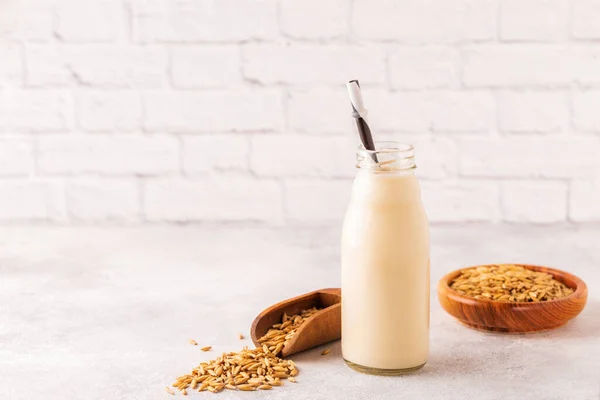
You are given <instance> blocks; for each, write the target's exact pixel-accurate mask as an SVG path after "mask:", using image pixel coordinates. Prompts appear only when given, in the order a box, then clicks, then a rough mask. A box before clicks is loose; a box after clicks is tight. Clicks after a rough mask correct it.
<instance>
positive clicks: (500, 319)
mask: <svg viewBox="0 0 600 400" xmlns="http://www.w3.org/2000/svg"><path fill="white" fill-rule="evenodd" d="M494 265H498V264H494ZM513 265H520V266H522V267H525V268H528V269H531V270H534V271H540V272H546V273H549V274H552V275H553V276H554V279H556V280H558V281H560V282H562V283H564V284H565V285H567V286H568V287H570V288H572V289H574V292H573V293H572V294H570V295H569V296H567V297H563V298H561V299H557V300H549V301H543V302H539V303H537V302H531V303H525V302H510V303H509V302H501V301H494V300H487V299H476V298H473V297H469V296H465V295H463V294H460V293H458V292H456V291H455V290H453V289H451V288H450V282H452V281H453V280H454V279H455V278H456V277H457V276H458V275H460V272H461V271H462V270H463V269H467V268H474V267H477V266H474V267H466V268H461V269H459V270H456V271H452V272H450V273H449V274H447V275H445V276H444V277H443V278H442V279H441V280H440V282H439V283H438V286H437V294H438V300H439V302H440V304H441V305H442V307H443V308H444V310H446V311H447V312H448V314H450V315H452V316H453V317H455V318H456V319H458V320H459V321H460V322H462V323H463V324H465V325H467V326H469V327H471V328H475V329H479V330H483V331H493V332H506V333H525V332H539V331H544V330H548V329H554V328H558V327H559V326H561V325H564V324H566V323H567V322H568V321H569V320H571V319H572V318H575V317H576V316H577V315H578V314H579V313H580V312H581V310H583V308H584V307H585V302H586V301H587V286H586V284H585V282H583V281H582V280H581V279H579V278H578V277H576V276H575V275H572V274H569V273H568V272H564V271H560V270H558V269H553V268H548V267H540V266H536V265H525V264H513Z"/></svg>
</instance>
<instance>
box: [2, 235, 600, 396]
mask: <svg viewBox="0 0 600 400" xmlns="http://www.w3.org/2000/svg"><path fill="white" fill-rule="evenodd" d="M338 234H339V232H338V229H334V228H321V229H309V228H303V229H299V228H295V229H292V228H279V229H269V228H260V227H250V228H248V227H246V228H241V227H235V226H224V227H223V226H221V227H219V226H197V227H190V226H187V227H186V226H181V227H173V226H169V227H143V228H83V227H79V228H52V227H35V228H20V227H10V228H4V229H3V230H2V231H1V232H0V399H40V400H41V399H44V400H52V399H61V400H62V399H166V398H171V397H169V395H168V394H167V393H166V392H165V390H164V387H165V386H167V385H168V384H170V383H172V382H173V380H174V378H175V377H176V376H179V375H181V374H184V373H187V372H189V371H190V370H191V369H192V367H194V366H195V365H197V364H198V363H199V362H200V361H202V360H207V359H209V358H211V357H214V356H216V355H218V354H219V353H220V352H222V351H233V350H239V349H241V347H242V346H243V345H246V344H247V345H251V342H250V341H249V340H240V339H239V338H238V336H237V334H238V333H240V332H241V333H244V334H245V335H246V336H248V330H249V327H250V323H251V322H252V320H253V318H254V317H255V315H256V314H257V313H258V312H260V311H261V310H262V309H263V308H265V307H267V306H268V305H270V304H272V303H275V302H277V301H280V300H282V299H285V298H288V297H291V296H294V295H298V294H301V293H304V292H308V291H310V290H313V289H317V288H322V287H337V286H339V262H338V258H339V257H338V253H339V249H338ZM598 243H600V229H598V228H585V229H582V228H578V229H575V228H570V227H564V228H544V227H540V228H522V227H518V226H513V227H499V226H469V227H466V228H461V229H457V228H450V227H434V228H433V229H432V262H431V266H432V273H431V278H432V301H431V355H430V359H429V362H428V364H427V365H426V366H425V368H424V369H422V370H421V371H420V372H419V373H416V374H414V375H408V376H402V377H374V376H368V375H362V374H358V373H356V372H353V371H351V370H350V369H348V368H347V367H346V366H345V365H344V362H343V360H342V359H341V355H340V346H339V343H332V344H329V345H326V346H324V347H328V348H331V349H332V352H331V354H330V355H328V356H321V355H320V352H321V350H322V348H321V349H315V350H310V351H307V352H304V353H302V354H298V355H296V356H293V357H292V358H293V359H294V360H295V361H296V363H297V364H298V366H299V368H300V370H301V371H300V375H299V376H298V383H297V384H292V383H287V384H286V385H285V386H284V387H281V388H275V389H276V390H272V391H268V392H256V393H246V392H231V391H227V392H222V393H219V394H218V395H217V396H218V397H219V398H223V399H225V398H235V399H237V398H240V399H249V398H260V399H278V398H282V399H283V398H286V399H311V400H314V399H331V398H336V399H461V398H468V399H503V400H504V399H516V398H531V399H577V400H586V399H594V400H598V399H600V246H598ZM493 262H529V263H537V264H546V265H549V266H553V267H556V268H560V269H565V270H567V271H570V272H572V273H574V274H576V275H578V276H580V277H581V278H583V279H584V280H585V281H586V282H587V284H588V287H589V299H588V304H587V306H586V309H585V310H584V311H583V313H582V314H581V315H580V316H579V317H577V318H576V319H575V320H573V321H572V322H570V323H569V324H567V325H566V326H564V327H562V328H559V329H557V330H554V331H550V332H545V333H540V334H533V335H511V336H507V335H500V334H486V333H482V332H477V331H473V330H471V329H468V328H466V327H464V326H462V325H460V324H459V323H458V322H456V321H455V320H453V319H452V318H451V317H450V316H449V315H447V314H446V313H445V312H444V311H443V310H442V309H441V308H440V306H439V304H438V302H437V299H436V298H435V292H434V290H433V288H434V287H435V284H436V283H437V280H438V279H439V278H440V277H441V276H442V275H443V274H444V273H445V272H447V271H449V270H451V269H455V268H459V267H462V266H466V265H470V264H478V263H493ZM190 338H193V339H195V340H196V341H198V342H199V344H201V345H211V346H213V351H212V352H209V353H203V352H201V351H200V350H199V347H197V346H196V347H195V346H192V345H190V344H189V343H188V339H190ZM178 396H180V395H178ZM211 396H213V395H212V394H210V393H206V392H204V393H196V392H194V393H191V394H190V396H188V397H189V398H209V397H210V398H212V397H211Z"/></svg>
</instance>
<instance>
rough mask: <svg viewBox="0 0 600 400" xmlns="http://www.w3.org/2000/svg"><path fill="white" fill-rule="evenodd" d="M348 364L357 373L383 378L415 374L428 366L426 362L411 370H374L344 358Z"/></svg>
mask: <svg viewBox="0 0 600 400" xmlns="http://www.w3.org/2000/svg"><path fill="white" fill-rule="evenodd" d="M344 361H345V362H346V364H347V365H348V366H349V367H350V368H352V369H353V370H355V371H358V372H362V373H363V374H370V375H383V376H396V375H405V374H410V373H411V372H415V371H418V370H420V369H421V368H423V367H424V366H425V364H427V363H426V362H424V363H423V364H421V365H417V366H416V367H410V368H400V369H382V368H373V367H365V366H363V365H359V364H355V363H353V362H352V361H348V360H346V359H345V358H344Z"/></svg>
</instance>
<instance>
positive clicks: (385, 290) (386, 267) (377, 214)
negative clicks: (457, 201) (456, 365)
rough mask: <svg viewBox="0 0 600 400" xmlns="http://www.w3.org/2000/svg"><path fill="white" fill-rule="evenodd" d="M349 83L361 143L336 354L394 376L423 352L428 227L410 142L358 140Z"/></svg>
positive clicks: (421, 360) (417, 364)
mask: <svg viewBox="0 0 600 400" xmlns="http://www.w3.org/2000/svg"><path fill="white" fill-rule="evenodd" d="M353 82H355V81H351V82H350V83H349V91H350V95H351V100H352V104H353V107H354V111H355V112H354V116H355V117H356V118H357V125H358V126H359V133H360V134H361V140H362V142H363V146H360V147H359V148H358V149H357V152H356V157H357V164H356V168H357V170H356V178H355V180H354V185H353V189H352V196H351V200H350V204H349V206H348V210H347V212H346V217H345V219H344V228H343V233H342V353H343V356H344V359H345V361H346V363H347V364H348V365H349V366H350V367H351V368H353V369H355V370H357V371H360V372H366V373H371V374H378V375H399V374H404V373H408V372H412V371H415V370H417V369H419V368H421V367H423V366H424V365H425V363H426V362H427V357H428V353H429V228H428V222H427V216H426V215H425V210H424V208H423V204H422V202H421V192H420V187H419V182H418V181H417V178H416V176H415V168H416V164H415V152H414V149H413V147H412V146H410V145H407V144H402V143H398V142H375V143H373V141H372V138H371V140H370V143H369V140H368V138H367V139H366V140H364V138H363V136H364V135H365V134H366V135H368V136H370V131H368V126H367V125H366V121H365V120H364V119H363V121H359V119H360V118H362V117H361V115H363V116H364V115H365V113H364V110H363V109H362V101H361V100H360V98H358V99H357V96H358V97H359V96H360V92H359V89H358V84H357V83H356V85H355V86H352V83H353ZM361 125H362V128H361ZM365 127H366V130H367V132H366V133H365V132H364V130H365ZM361 130H363V132H360V131H361ZM365 144H366V146H365ZM365 147H371V149H369V148H365Z"/></svg>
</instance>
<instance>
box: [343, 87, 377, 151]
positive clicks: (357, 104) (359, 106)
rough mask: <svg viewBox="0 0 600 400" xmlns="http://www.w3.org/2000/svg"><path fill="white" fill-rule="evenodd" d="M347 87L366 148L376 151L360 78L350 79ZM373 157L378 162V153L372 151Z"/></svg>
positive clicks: (362, 141) (357, 126)
mask: <svg viewBox="0 0 600 400" xmlns="http://www.w3.org/2000/svg"><path fill="white" fill-rule="evenodd" d="M346 87H347V88H348V95H349V96H350V103H351V104H352V117H354V119H355V120H356V128H357V129H358V136H359V137H360V141H361V143H362V145H363V147H364V148H365V149H367V150H371V151H375V143H374V142H373V135H371V129H370V128H369V125H368V124H367V110H366V109H365V107H364V104H363V100H362V94H361V92H360V84H359V83H358V80H356V79H354V80H351V81H349V82H348V83H347V84H346ZM371 158H372V159H373V161H374V162H378V161H377V154H375V153H371Z"/></svg>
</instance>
